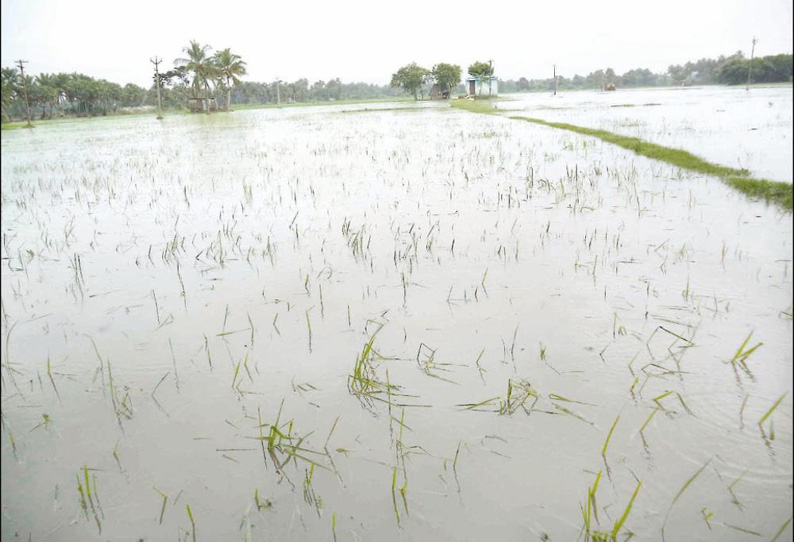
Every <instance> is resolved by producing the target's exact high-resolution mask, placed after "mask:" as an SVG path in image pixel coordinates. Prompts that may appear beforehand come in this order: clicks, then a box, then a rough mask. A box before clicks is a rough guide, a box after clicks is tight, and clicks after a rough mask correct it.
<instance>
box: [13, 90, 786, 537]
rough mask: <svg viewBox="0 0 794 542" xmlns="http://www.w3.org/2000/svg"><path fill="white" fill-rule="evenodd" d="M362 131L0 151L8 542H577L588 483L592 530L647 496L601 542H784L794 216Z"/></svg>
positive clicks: (373, 121)
mask: <svg viewBox="0 0 794 542" xmlns="http://www.w3.org/2000/svg"><path fill="white" fill-rule="evenodd" d="M395 106H396V105H395ZM353 109H361V108H360V107H353V106H336V107H326V108H322V109H320V108H316V109H315V108H300V109H298V108H296V109H283V110H260V111H240V112H235V113H233V114H231V115H220V114H219V115H211V116H209V117H206V116H202V115H197V116H170V117H168V118H166V119H165V120H164V121H163V122H162V123H158V122H156V121H155V120H153V119H147V118H140V117H138V118H128V119H109V120H100V121H89V122H75V123H64V124H60V125H51V126H40V127H37V128H36V129H35V130H34V131H32V132H27V131H22V130H19V131H14V132H7V133H3V138H2V153H3V161H2V230H3V247H2V251H3V254H2V257H3V260H2V265H3V271H2V301H3V305H2V308H3V328H2V334H3V338H4V345H3V368H2V399H3V400H2V413H3V435H2V437H3V442H2V490H3V497H2V536H3V539H5V538H6V537H8V538H11V537H12V536H13V535H14V534H15V533H18V534H19V536H20V538H22V539H26V538H27V537H28V536H30V537H31V539H32V540H64V541H70V540H75V541H76V540H86V539H93V538H96V537H97V536H98V535H99V532H100V529H101V538H102V539H109V540H127V539H137V538H143V539H145V540H163V539H166V540H171V539H181V540H185V539H187V540H190V539H192V534H193V532H194V528H193V526H192V523H191V519H190V517H189V516H188V513H187V508H186V506H187V505H189V506H190V510H191V515H192V518H193V522H194V523H195V535H196V539H197V540H286V539H289V540H321V539H326V540H333V539H334V537H336V539H337V540H373V539H378V540H431V539H432V540H484V539H491V538H494V537H498V538H500V539H505V540H515V539H539V538H541V537H543V536H544V535H546V536H548V538H549V539H550V540H575V539H576V538H577V536H579V535H580V532H581V530H582V526H583V518H582V511H581V506H582V505H584V504H585V503H586V501H587V492H588V487H590V486H592V484H593V483H594V481H595V479H596V476H597V474H598V472H599V471H601V472H602V475H601V480H600V483H599V486H598V489H597V492H596V503H597V519H596V517H595V516H596V514H593V515H592V518H591V530H593V531H595V530H601V531H611V530H612V528H613V525H614V523H615V522H616V521H617V520H618V519H619V518H620V516H621V515H622V513H623V510H624V509H625V507H626V504H627V503H628V502H629V499H630V497H631V495H632V493H633V491H634V490H635V488H636V487H637V483H638V482H637V480H639V481H641V482H642V486H641V487H640V489H639V491H638V493H637V497H636V499H635V501H634V503H633V506H632V509H631V513H630V515H629V516H628V519H627V521H626V523H625V525H624V527H623V531H622V532H623V533H624V534H622V535H621V536H626V534H625V533H627V532H628V531H631V532H633V533H634V539H635V540H659V539H661V529H662V527H663V526H664V529H665V537H666V539H667V540H682V539H686V540H704V541H706V540H745V539H746V538H747V537H748V536H752V535H748V533H747V531H753V532H757V533H760V534H761V535H762V536H763V537H765V539H769V538H771V537H772V536H774V534H775V533H776V532H777V530H778V529H779V528H780V526H781V525H783V524H784V522H785V521H786V520H787V519H788V518H789V517H790V508H791V505H792V489H791V483H792V467H791V464H792V402H791V387H792V385H791V377H792V341H791V332H792V317H791V314H792V273H794V270H792V268H791V267H792V262H791V260H792V240H791V236H792V221H791V215H790V214H788V213H783V212H781V211H779V210H777V209H776V208H773V207H768V206H766V205H765V204H763V203H758V202H753V201H749V200H748V199H747V198H745V197H744V196H743V195H741V194H739V193H737V192H735V191H732V190H730V189H729V188H727V187H725V186H724V185H723V184H722V183H721V182H719V181H718V180H716V179H712V178H707V177H698V176H690V175H687V174H684V173H681V172H679V171H677V170H674V169H673V168H670V167H669V166H666V165H664V164H659V163H656V162H653V161H650V160H646V159H643V158H640V157H636V156H634V155H633V154H631V153H628V152H626V151H623V150H622V149H619V148H616V147H613V146H609V145H607V144H603V143H601V142H600V141H597V140H594V139H591V138H585V137H581V136H578V135H576V134H570V133H566V132H561V131H557V130H553V129H549V128H545V127H539V126H533V125H530V124H527V123H522V122H514V121H510V120H509V119H506V118H500V117H494V116H478V115H473V114H470V113H465V112H461V111H457V110H452V109H449V108H447V107H446V106H444V105H439V106H432V107H429V108H428V109H427V110H423V111H421V112H414V111H405V110H396V111H393V112H389V111H370V112H358V113H355V114H354V113H346V112H344V111H345V110H353ZM789 129H790V128H789ZM378 330H379V331H378ZM376 331H377V335H375V338H374V340H373V342H372V344H373V351H374V352H370V354H369V355H368V359H369V360H370V361H371V370H372V373H371V377H372V379H373V380H375V381H377V382H379V383H381V384H385V383H388V384H389V385H391V386H394V387H392V388H389V389H390V390H391V392H390V393H388V394H381V395H379V396H378V399H380V400H370V398H368V397H367V396H356V395H354V394H352V393H351V391H350V375H351V374H352V373H353V370H354V365H355V362H356V359H357V357H358V356H360V355H361V354H362V349H364V346H365V344H366V343H367V342H368V341H369V340H370V338H371V337H372V335H373V334H374V333H376ZM751 333H752V336H751V337H750V339H749V341H748V342H747V344H746V345H745V347H744V352H747V351H750V350H751V349H752V348H753V347H754V346H756V345H757V344H759V343H762V345H761V346H759V347H758V348H757V349H755V350H753V351H752V352H751V353H750V355H749V356H747V357H746V359H745V360H744V364H740V363H732V362H731V361H730V360H731V358H733V357H734V355H735V354H736V353H737V350H738V349H739V348H740V346H741V345H742V343H743V342H744V341H745V339H746V338H747V337H748V335H749V334H751ZM48 363H49V373H48ZM50 376H51V377H52V378H50ZM509 383H510V384H509ZM522 385H531V388H528V389H530V390H531V394H530V395H528V396H525V395H522V392H521V390H522V387H521V386H522ZM508 387H510V396H509V400H508ZM524 389H526V388H524ZM668 391H669V392H671V393H670V394H668V395H665V394H666V393H667V392H668ZM784 394H785V396H784V398H783V400H782V402H781V403H780V404H779V406H778V407H777V408H776V409H775V410H774V411H773V412H772V414H771V415H770V416H769V417H768V418H767V419H766V420H765V422H764V426H763V429H764V432H763V433H762V432H761V430H760V429H759V426H758V421H759V420H760V419H761V418H762V417H763V416H764V415H765V413H766V412H767V411H768V410H769V409H770V408H771V407H772V406H773V404H774V403H775V401H776V400H777V399H778V398H779V397H781V396H783V395H784ZM522 399H523V402H522ZM474 404H480V406H477V407H473V406H471V405H474ZM461 405H469V406H468V407H467V406H461ZM500 410H501V413H500ZM654 412H655V414H653V417H652V418H651V419H650V421H649V422H648V423H647V424H646V423H645V422H646V421H647V420H648V418H649V416H651V414H652V413H654ZM45 414H46V416H47V417H46V419H45V417H44V415H45ZM618 416H619V420H618V421H617V423H616V425H615V429H614V431H613V433H612V436H611V438H610V440H609V445H608V448H607V451H606V457H605V458H604V457H602V455H601V452H602V449H603V446H604V443H605V440H606V439H607V435H608V433H609V431H610V427H611V426H612V425H613V422H614V421H615V420H616V418H617V417H618ZM337 420H338V421H337ZM276 422H277V427H278V428H279V430H280V431H281V433H282V434H283V435H284V438H282V439H281V440H280V441H278V440H274V441H273V447H272V449H268V442H267V440H263V439H267V437H268V435H269V434H270V432H271V427H272V424H275V423H276ZM335 422H336V425H334V424H335ZM643 426H644V429H643V431H642V432H640V429H641V428H642V427H643ZM260 435H261V437H260ZM773 436H774V438H772V437H773ZM287 437H291V440H288V438H287ZM290 443H291V444H292V445H293V446H296V447H297V448H290V446H289V444H290ZM114 451H115V455H114ZM290 451H292V453H293V454H294V455H292V456H290V455H288V453H289V452H290ZM290 457H292V460H291V461H289V462H288V463H286V464H283V463H284V462H285V461H286V460H287V459H289V458H290ZM276 461H278V462H279V463H282V464H281V466H280V468H278V469H277V466H276V465H275V462H276ZM310 461H311V462H314V463H315V464H316V466H315V468H314V471H313V473H312V472H311V465H312V463H311V462H310ZM703 465H707V466H706V467H705V468H704V469H703V470H702V471H700V474H698V476H697V477H696V478H695V479H694V481H692V483H691V484H689V485H688V486H687V488H686V490H685V491H684V492H683V493H681V494H680V496H679V497H678V498H677V499H676V496H677V494H678V493H679V491H680V490H681V489H682V487H683V486H684V485H685V484H686V482H687V480H688V479H689V478H690V477H692V476H693V475H694V474H695V473H697V472H698V471H699V469H700V468H701V467H702V466H703ZM84 467H86V470H87V474H88V478H89V484H90V486H91V496H90V498H89V497H88V496H87V494H86V491H85V485H86V484H85V481H84V480H85V474H86V470H84V469H83V468H84ZM78 479H79V480H80V486H81V487H83V492H84V494H83V495H84V496H83V497H81V494H80V491H79V489H78ZM737 479H738V482H736V480H737ZM734 482H736V483H734ZM729 489H730V490H729ZM731 491H732V492H733V493H731ZM158 492H161V493H162V495H166V496H167V500H166V501H165V507H164V508H163V497H162V496H161V493H158ZM255 494H256V495H257V499H258V502H259V504H258V505H257V502H256V501H255V497H254V496H255ZM83 502H84V503H85V508H84V509H83V507H82V504H81V503H83ZM161 513H162V522H161ZM709 514H713V515H709ZM704 518H708V522H707V521H706V519H704ZM790 536H791V527H790V526H789V527H787V531H786V532H785V533H784V535H783V536H782V537H781V538H780V539H786V537H788V539H790Z"/></svg>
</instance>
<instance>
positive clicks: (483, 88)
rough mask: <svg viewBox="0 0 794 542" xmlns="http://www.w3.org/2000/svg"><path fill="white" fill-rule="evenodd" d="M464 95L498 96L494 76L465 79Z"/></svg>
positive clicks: (496, 81)
mask: <svg viewBox="0 0 794 542" xmlns="http://www.w3.org/2000/svg"><path fill="white" fill-rule="evenodd" d="M466 93H467V94H468V95H469V96H499V82H498V80H497V79H496V76H494V75H491V76H489V77H480V76H473V77H467V78H466Z"/></svg>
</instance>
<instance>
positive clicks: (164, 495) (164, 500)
mask: <svg viewBox="0 0 794 542" xmlns="http://www.w3.org/2000/svg"><path fill="white" fill-rule="evenodd" d="M152 489H154V490H155V491H156V492H157V494H158V495H160V498H161V499H163V505H162V506H161V507H160V520H159V524H160V525H162V524H163V516H164V515H165V505H166V503H167V502H168V495H166V494H165V493H163V492H162V491H160V490H159V489H157V488H156V487H154V486H152Z"/></svg>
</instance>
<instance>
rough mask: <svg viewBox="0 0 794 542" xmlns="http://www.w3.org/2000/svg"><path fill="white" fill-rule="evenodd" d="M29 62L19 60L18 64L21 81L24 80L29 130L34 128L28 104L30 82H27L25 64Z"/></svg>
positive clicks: (23, 86)
mask: <svg viewBox="0 0 794 542" xmlns="http://www.w3.org/2000/svg"><path fill="white" fill-rule="evenodd" d="M27 63H28V61H27V60H17V64H19V74H20V76H19V77H20V79H22V90H23V91H24V93H25V112H26V113H27V119H28V125H27V128H33V124H32V123H31V122H30V103H29V102H28V82H27V81H26V80H25V64H27Z"/></svg>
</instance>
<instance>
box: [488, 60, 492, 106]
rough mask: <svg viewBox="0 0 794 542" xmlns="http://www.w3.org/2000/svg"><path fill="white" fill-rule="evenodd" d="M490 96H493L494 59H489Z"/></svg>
mask: <svg viewBox="0 0 794 542" xmlns="http://www.w3.org/2000/svg"><path fill="white" fill-rule="evenodd" d="M488 98H493V60H490V59H489V60H488Z"/></svg>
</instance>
